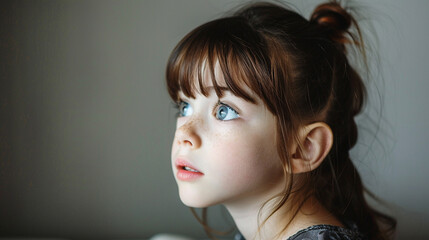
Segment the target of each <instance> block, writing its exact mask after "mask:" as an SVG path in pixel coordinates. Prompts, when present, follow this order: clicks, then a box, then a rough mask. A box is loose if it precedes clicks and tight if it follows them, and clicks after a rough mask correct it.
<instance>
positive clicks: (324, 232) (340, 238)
mask: <svg viewBox="0 0 429 240" xmlns="http://www.w3.org/2000/svg"><path fill="white" fill-rule="evenodd" d="M328 239H329V240H367V238H366V237H365V236H364V235H363V234H362V233H360V232H359V231H358V230H357V229H356V228H350V229H349V228H343V227H338V226H332V225H315V226H311V227H308V228H306V229H303V230H300V231H299V232H297V233H295V234H294V235H292V236H290V237H289V238H288V239H287V240H328Z"/></svg>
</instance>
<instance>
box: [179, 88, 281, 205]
mask: <svg viewBox="0 0 429 240" xmlns="http://www.w3.org/2000/svg"><path fill="white" fill-rule="evenodd" d="M220 85H222V84H220ZM207 88H208V89H209V95H208V96H207V97H205V96H204V95H202V94H196V97H195V98H188V97H185V95H184V94H183V93H181V92H179V96H180V98H181V101H180V102H179V104H178V105H179V117H178V119H177V126H176V133H175V138H174V141H173V146H172V156H171V159H172V167H173V173H174V176H175V179H176V181H177V184H178V187H179V194H180V198H181V200H182V202H183V203H184V204H185V205H187V206H190V207H208V206H212V205H215V204H225V205H226V204H234V203H240V201H243V200H244V201H245V200H246V199H249V198H265V199H261V200H263V201H265V200H267V199H266V198H269V197H272V196H273V195H274V194H277V193H278V191H279V189H281V187H282V182H283V181H282V180H283V178H282V176H283V169H282V166H281V163H280V160H279V156H278V154H277V149H276V144H275V142H276V141H275V139H276V122H275V117H274V115H273V114H271V113H270V112H269V111H268V110H267V109H266V108H265V106H264V104H263V103H262V102H261V100H260V99H259V98H258V97H257V96H256V95H255V94H251V96H252V97H254V99H257V103H256V104H254V103H251V102H247V101H245V100H244V99H242V98H239V97H237V96H235V95H233V94H232V93H231V92H230V91H228V90H227V88H224V89H225V91H224V94H223V96H222V97H221V98H219V97H218V96H217V95H216V93H215V90H214V89H213V87H210V86H208V87H207ZM247 90H248V92H249V93H251V91H250V89H247Z"/></svg>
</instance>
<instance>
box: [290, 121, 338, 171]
mask: <svg viewBox="0 0 429 240" xmlns="http://www.w3.org/2000/svg"><path fill="white" fill-rule="evenodd" d="M298 134H299V135H298V136H300V137H299V141H300V142H299V143H295V144H294V146H293V149H292V150H293V151H292V152H293V154H292V162H291V163H292V172H293V173H303V172H309V171H312V170H314V169H316V168H317V167H319V166H320V164H321V163H322V162H323V160H324V159H325V157H326V155H328V153H329V150H331V147H332V142H333V138H334V136H333V134H332V130H331V128H330V127H329V126H328V125H327V124H326V123H323V122H317V123H313V124H310V125H307V126H304V127H302V128H301V129H300V130H299V131H298ZM299 146H302V148H301V149H300V148H299Z"/></svg>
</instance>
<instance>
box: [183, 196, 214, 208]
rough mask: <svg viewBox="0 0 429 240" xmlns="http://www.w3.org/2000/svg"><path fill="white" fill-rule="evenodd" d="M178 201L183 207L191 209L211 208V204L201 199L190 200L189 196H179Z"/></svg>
mask: <svg viewBox="0 0 429 240" xmlns="http://www.w3.org/2000/svg"><path fill="white" fill-rule="evenodd" d="M180 200H181V201H182V203H183V204H184V205H185V206H187V207H192V208H206V207H210V206H213V204H210V203H207V202H205V201H203V200H202V199H199V198H198V197H196V198H191V197H189V196H186V197H183V196H182V195H180Z"/></svg>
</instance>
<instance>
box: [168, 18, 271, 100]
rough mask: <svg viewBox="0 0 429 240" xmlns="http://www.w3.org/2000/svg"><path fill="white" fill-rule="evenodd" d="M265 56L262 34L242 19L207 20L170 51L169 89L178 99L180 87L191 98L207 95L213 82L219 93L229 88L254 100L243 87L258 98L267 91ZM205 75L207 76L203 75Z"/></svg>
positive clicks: (268, 75)
mask: <svg viewBox="0 0 429 240" xmlns="http://www.w3.org/2000/svg"><path fill="white" fill-rule="evenodd" d="M267 56H268V54H267V48H266V43H265V40H264V38H263V37H262V36H261V35H260V34H259V33H258V32H256V31H255V30H253V29H252V28H251V27H250V26H249V25H248V24H247V23H246V22H245V20H244V19H242V18H240V17H228V18H222V19H218V20H215V21H211V22H208V23H206V24H204V25H201V26H199V27H197V28H196V29H194V30H193V31H192V32H190V33H189V34H188V35H186V36H185V37H184V38H183V39H182V40H181V41H180V42H179V44H178V45H177V46H176V47H175V49H174V50H173V52H172V54H171V55H170V57H169V60H168V63H167V71H166V79H167V88H168V92H169V94H170V97H171V98H172V99H173V100H174V101H178V100H179V97H178V93H179V92H180V91H182V92H183V94H184V95H185V96H187V97H191V98H195V94H196V93H201V94H203V95H204V96H208V95H209V91H208V87H211V86H212V87H213V88H214V90H215V92H216V95H217V96H218V97H222V95H223V91H224V90H225V89H228V90H229V91H231V93H233V94H234V95H236V96H238V97H241V98H243V99H245V100H246V101H249V102H252V103H256V99H254V98H253V97H252V96H251V95H250V93H249V91H248V90H246V89H245V87H248V88H250V90H251V91H253V92H254V93H256V95H258V96H259V97H260V98H263V97H262V96H264V95H266V93H265V94H264V93H263V91H264V89H267V86H270V85H271V86H272V84H271V81H270V74H269V71H270V66H269V59H268V57H267ZM217 69H218V70H219V71H218V72H216V70H217ZM219 75H221V76H219ZM207 76H208V77H209V79H204V78H205V77H207ZM219 77H223V79H224V81H223V80H220V79H218V78H219Z"/></svg>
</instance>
